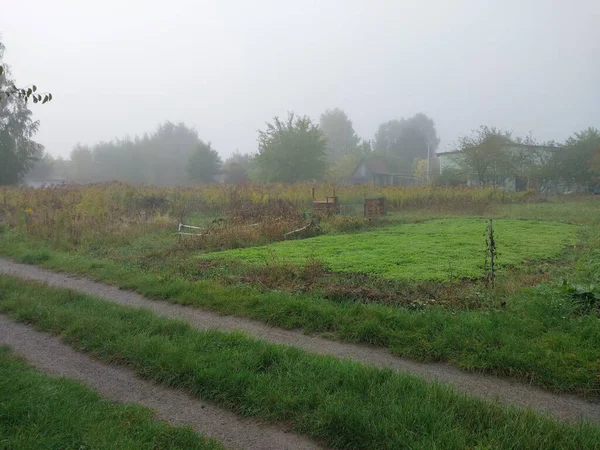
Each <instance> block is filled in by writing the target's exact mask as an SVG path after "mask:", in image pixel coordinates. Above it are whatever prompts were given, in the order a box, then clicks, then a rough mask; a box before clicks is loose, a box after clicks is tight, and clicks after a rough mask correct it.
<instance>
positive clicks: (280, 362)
mask: <svg viewBox="0 0 600 450" xmlns="http://www.w3.org/2000/svg"><path fill="white" fill-rule="evenodd" d="M0 311H1V312H4V313H9V314H10V315H11V316H12V317H13V318H15V319H16V320H19V321H25V322H28V323H33V324H35V325H36V327H38V328H40V329H42V330H46V331H49V332H51V333H53V334H56V335H60V336H62V337H63V338H64V339H65V340H66V341H67V342H69V343H70V344H71V345H72V346H73V347H75V348H76V349H78V350H80V351H85V352H89V353H91V354H92V355H93V356H95V357H97V358H100V359H102V360H104V361H107V362H112V363H119V364H126V365H128V366H129V367H132V368H134V369H135V370H136V372H137V373H138V374H139V375H140V376H142V377H145V378H150V379H153V380H155V381H157V382H159V383H163V384H167V385H171V386H175V387H178V388H181V389H183V390H186V391H188V392H190V393H192V394H193V395H196V396H198V397H201V398H204V399H207V400H211V401H214V402H217V403H219V404H221V405H223V406H224V407H227V408H230V409H232V410H234V411H236V412H237V413H239V414H241V415H245V416H259V417H261V418H263V419H265V420H267V421H271V422H285V423H288V424H291V425H292V426H293V427H294V428H295V429H296V430H297V431H300V432H303V433H306V434H308V435H310V436H312V437H314V438H316V439H318V440H320V441H321V442H323V443H324V444H326V445H327V446H330V447H331V448H337V449H397V448H424V449H425V448H449V449H450V448H456V449H459V448H460V449H463V448H512V449H544V450H545V449H547V448H573V449H580V448H590V449H591V448H595V447H596V446H598V445H600V428H598V427H597V426H592V425H585V424H567V423H561V422H557V421H555V420H551V419H549V418H546V417H543V416H540V415H537V414H534V413H532V412H530V411H522V410H517V409H514V408H510V407H506V406H501V405H500V404H498V403H492V402H486V401H482V400H478V399H474V398H471V397H468V396H466V395H463V394H458V393H456V392H454V391H452V390H451V389H449V388H448V387H444V386H440V385H438V384H431V383H426V382H425V381H423V380H421V379H420V378H418V377H412V376H408V375H405V374H400V373H395V372H392V371H391V370H381V369H376V368H373V367H368V366H364V365H360V364H357V363H352V362H349V361H343V360H338V359H335V358H332V357H326V356H317V355H312V354H309V353H307V352H304V351H301V350H298V349H294V348H289V347H285V346H279V345H273V344H268V343H266V342H264V341H260V340H256V339H251V338H248V337H246V336H244V335H242V334H238V333H233V334H226V333H221V332H217V331H198V330H195V329H193V328H192V327H191V326H189V325H188V324H185V323H182V322H179V321H175V320H168V319H164V318H159V317H157V316H155V315H154V314H152V313H150V312H149V311H145V310H135V309H131V308H126V307H123V306H118V305H114V304H110V303H107V302H103V301H100V300H97V299H94V298H92V297H89V296H85V295H79V294H75V293H73V292H70V291H65V290H58V289H53V288H49V287H46V286H43V285H41V284H36V283H26V282H23V281H18V280H16V279H14V278H10V277H6V276H0ZM0 383H1V381H0ZM0 407H1V406H0Z"/></svg>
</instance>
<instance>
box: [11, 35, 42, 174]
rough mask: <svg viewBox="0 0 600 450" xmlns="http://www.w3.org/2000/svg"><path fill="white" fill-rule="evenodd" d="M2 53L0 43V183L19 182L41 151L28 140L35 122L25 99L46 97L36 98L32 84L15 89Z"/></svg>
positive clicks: (35, 143)
mask: <svg viewBox="0 0 600 450" xmlns="http://www.w3.org/2000/svg"><path fill="white" fill-rule="evenodd" d="M3 56H4V46H3V45H2V43H0V185H8V184H16V183H19V182H20V181H21V180H22V179H23V176H24V175H25V174H26V173H27V171H29V170H30V169H31V168H32V167H33V165H34V164H35V162H36V161H37V160H38V159H39V158H40V157H41V156H42V154H43V146H42V145H40V144H38V143H37V142H35V141H33V139H32V138H33V136H34V135H35V133H36V132H37V130H38V128H39V121H34V120H33V119H32V117H31V115H32V113H31V111H30V110H29V108H28V107H27V100H28V99H29V98H32V99H33V101H34V103H37V102H38V101H42V103H45V102H46V101H48V100H47V99H46V98H42V99H41V100H38V94H35V91H36V90H37V88H35V86H33V87H32V88H26V89H25V90H22V89H17V88H16V87H15V84H14V82H13V81H12V79H11V78H10V71H9V70H8V67H6V66H3V65H2V58H3ZM50 98H51V97H50Z"/></svg>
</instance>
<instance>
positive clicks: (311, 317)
mask: <svg viewBox="0 0 600 450" xmlns="http://www.w3.org/2000/svg"><path fill="white" fill-rule="evenodd" d="M254 188H256V187H254ZM254 188H250V191H248V192H246V191H240V192H243V195H250V193H251V192H253V191H252V189H254ZM359 188H360V187H349V188H347V189H348V190H349V191H348V192H351V190H352V189H354V190H358V189H359ZM215 189H217V188H216V187H206V188H181V189H177V188H168V189H167V188H152V187H140V188H136V187H132V186H128V185H122V184H108V185H94V186H88V187H85V186H75V187H68V188H66V189H63V188H56V189H48V190H45V189H44V190H33V189H5V190H3V191H0V222H2V224H0V255H3V256H5V257H10V258H13V259H16V260H18V261H21V262H25V263H29V264H39V265H42V266H44V267H47V268H49V269H53V270H59V271H65V272H71V273H76V274H80V275H85V276H88V277H91V278H94V279H97V280H101V281H104V282H107V283H111V284H114V285H117V286H119V287H122V288H125V289H132V290H135V291H137V292H139V293H141V294H143V295H146V296H148V297H150V298H153V299H156V300H161V301H170V302H176V303H182V304H187V305H192V306H196V307H199V308H206V309H210V310H213V311H217V312H219V313H223V314H232V315H238V316H244V317H250V318H253V319H257V320H262V321H265V322H267V323H269V324H272V325H275V326H280V327H284V328H301V329H303V330H305V331H307V332H313V333H322V334H325V335H327V336H331V337H334V338H337V339H343V340H346V341H351V342H362V343H369V344H374V345H379V346H385V347H387V348H389V349H390V350H391V351H392V352H393V353H395V354H397V355H401V356H406V357H410V358H415V359H419V360H424V361H446V362H450V363H452V364H455V365H457V366H459V367H462V368H464V369H467V370H474V371H483V372H488V373H493V374H497V375H503V376H509V377H514V378H518V379H521V380H525V381H527V382H530V383H534V384H537V385H539V386H543V387H545V388H548V389H552V390H555V391H560V392H576V393H578V394H581V395H585V396H590V397H594V396H597V395H598V394H599V393H600V378H598V373H600V347H598V345H597V342H599V341H600V290H599V288H598V286H600V237H599V236H600V201H599V200H600V199H599V198H596V197H588V198H573V199H569V198H559V199H550V200H549V201H539V202H537V203H531V202H529V201H527V202H525V199H526V196H525V195H524V194H519V195H510V194H506V193H501V192H499V191H496V192H494V191H488V190H477V189H456V190H452V189H450V188H448V189H443V190H438V189H436V188H390V190H389V191H386V192H387V193H389V194H390V195H400V193H401V194H402V195H404V196H405V197H403V198H404V199H405V200H406V202H405V203H403V205H404V207H403V208H400V209H398V208H395V209H394V210H393V211H392V212H391V213H390V214H389V215H388V216H387V217H385V218H383V219H380V220H367V219H363V218H348V217H332V218H324V219H323V220H322V221H321V222H320V224H319V225H320V231H318V230H317V231H315V233H314V234H321V236H318V237H312V238H310V239H305V240H302V239H300V240H293V241H285V242H279V243H277V242H276V241H282V240H283V233H284V231H289V230H290V229H293V227H297V226H300V225H302V224H304V223H306V221H307V220H308V219H307V217H306V216H305V213H306V211H304V210H302V208H299V207H298V206H296V205H295V204H294V203H293V202H291V201H288V200H283V199H281V198H278V197H277V192H276V191H275V188H274V187H272V186H268V187H265V188H264V189H265V190H267V191H269V192H271V194H272V195H273V197H272V198H270V199H267V200H264V199H262V200H260V198H259V200H260V201H259V202H247V201H243V202H240V203H238V206H236V207H233V203H227V202H225V203H223V204H222V205H221V206H219V207H218V208H216V207H213V206H214V205H213V206H210V207H207V205H206V203H205V200H202V199H200V196H201V195H207V194H206V193H207V192H213V190H215ZM221 189H222V191H220V192H221V193H224V192H226V191H227V189H228V188H221ZM256 189H258V188H256ZM295 189H297V190H299V191H302V192H304V191H307V192H309V194H307V195H310V186H300V187H282V188H281V192H282V193H285V192H292V191H294V190H295ZM344 189H346V188H344ZM344 189H342V188H338V189H337V190H338V191H339V192H340V194H341V192H345V191H344ZM361 189H366V188H361ZM286 190H287V191H286ZM2 195H4V197H2ZM236 195H238V194H236ZM240 195H241V194H240ZM303 195H304V194H303ZM317 195H324V193H322V194H317ZM448 198H454V199H462V200H460V201H459V200H457V201H456V202H453V201H449V202H448V203H445V202H446V201H447V199H448ZM161 199H162V200H161ZM309 199H310V198H309ZM409 199H412V200H410V201H409ZM302 201H304V200H302ZM403 201H404V200H403ZM194 202H196V203H194ZM300 203H302V202H300ZM3 204H4V205H6V206H2V205H3ZM194 204H195V205H196V206H194ZM94 205H96V206H94ZM419 205H420V206H419ZM230 207H231V208H232V209H228V208H230ZM482 211H483V213H482ZM487 218H494V219H495V221H494V223H495V225H496V226H495V229H496V236H497V246H498V252H499V254H498V259H497V262H498V264H499V267H500V270H499V273H498V278H497V280H496V285H495V287H494V288H493V289H492V288H491V287H490V286H488V285H487V284H486V283H485V281H484V279H483V278H484V270H483V267H482V266H483V263H484V261H485V259H484V258H485V257H484V248H485V236H484V233H485V229H486V222H485V220H484V219H487ZM517 219H518V220H517ZM181 220H185V221H192V222H193V223H194V224H196V225H198V226H200V227H201V228H202V230H200V232H201V234H202V236H181V237H179V236H177V235H175V231H176V229H177V224H178V223H179V222H180V221H181ZM288 227H290V228H288ZM274 242H275V243H274ZM266 244H269V245H266ZM567 245H568V246H569V247H568V248H565V247H566V246H567ZM236 248H237V249H238V250H231V251H224V252H215V251H216V250H227V249H236ZM349 249H350V250H349ZM228 255H235V258H232V257H228ZM248 255H253V256H252V257H253V258H255V260H253V261H252V262H251V263H247V262H244V258H246V257H247V256H248ZM365 268H367V270H365ZM365 272H368V273H365ZM463 277H466V278H468V279H463Z"/></svg>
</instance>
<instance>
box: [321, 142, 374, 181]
mask: <svg viewBox="0 0 600 450" xmlns="http://www.w3.org/2000/svg"><path fill="white" fill-rule="evenodd" d="M371 152H372V151H371V143H370V142H369V141H362V142H361V143H360V144H359V145H358V146H356V148H355V149H354V150H353V151H352V152H348V153H346V154H344V155H342V156H340V157H339V158H337V159H336V160H335V161H333V162H331V163H330V164H329V167H328V168H327V178H328V179H329V180H331V181H335V182H338V183H339V182H344V181H346V180H348V178H349V177H350V176H351V175H352V173H353V172H354V170H355V169H356V166H358V163H359V162H360V160H361V159H362V158H364V157H366V156H369V155H370V154H371Z"/></svg>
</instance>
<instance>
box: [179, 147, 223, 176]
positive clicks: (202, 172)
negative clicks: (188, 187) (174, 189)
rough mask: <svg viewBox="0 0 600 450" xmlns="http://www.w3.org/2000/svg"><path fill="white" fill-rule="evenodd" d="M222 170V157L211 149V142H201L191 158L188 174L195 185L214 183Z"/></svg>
mask: <svg viewBox="0 0 600 450" xmlns="http://www.w3.org/2000/svg"><path fill="white" fill-rule="evenodd" d="M220 168H221V157H220V156H219V154H218V153H217V152H216V151H215V150H213V149H212V148H211V144H210V142H209V143H208V144H205V143H204V142H200V144H199V145H198V148H196V151H195V152H194V153H192V154H191V155H190V157H189V161H188V167H187V174H188V178H189V179H190V181H191V182H193V183H197V184H204V183H213V182H214V181H215V175H216V174H217V172H218V171H219V169H220Z"/></svg>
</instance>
